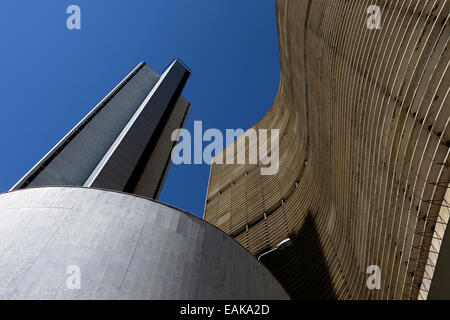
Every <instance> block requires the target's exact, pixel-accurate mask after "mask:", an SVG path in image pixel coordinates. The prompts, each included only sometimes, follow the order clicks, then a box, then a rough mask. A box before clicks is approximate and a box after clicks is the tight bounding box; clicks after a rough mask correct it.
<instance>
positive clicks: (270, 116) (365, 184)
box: [205, 0, 450, 299]
mask: <svg viewBox="0 0 450 320" xmlns="http://www.w3.org/2000/svg"><path fill="white" fill-rule="evenodd" d="M276 3H277V4H276V10H277V21H278V35H279V48H280V59H281V79H280V85H279V92H278V95H277V97H276V99H275V101H274V103H273V106H272V108H271V109H270V110H269V111H268V113H267V114H266V116H265V117H264V118H263V119H261V120H260V121H259V122H258V123H257V124H256V125H255V126H254V128H255V129H260V128H261V129H280V136H281V137H282V138H281V139H280V146H279V148H280V171H279V173H278V174H276V175H273V176H262V175H261V174H260V170H259V167H258V165H249V164H246V165H226V164H225V165H222V164H214V165H213V166H212V169H211V177H210V183H209V189H208V196H207V204H206V209H205V219H206V220H207V221H209V222H210V223H213V224H215V225H216V226H218V227H219V228H220V229H222V230H224V231H225V232H226V233H228V234H230V235H231V236H233V237H234V238H235V239H236V240H237V241H239V243H241V244H242V245H243V246H244V247H246V248H247V249H248V250H249V251H250V252H251V253H252V254H254V255H255V256H257V257H259V258H260V260H261V261H262V262H264V263H265V264H266V266H267V267H268V268H269V269H270V270H271V271H272V272H273V274H274V275H275V276H276V277H277V278H278V279H279V280H280V282H281V283H282V284H283V285H284V286H285V288H286V290H287V291H288V293H289V294H290V295H291V296H292V297H293V298H310V299H334V298H337V299H426V298H428V297H429V298H447V299H449V298H450V296H449V293H450V281H449V271H448V270H450V257H449V256H450V235H449V232H446V226H447V223H448V220H449V202H450V191H449V180H450V171H449V146H450V138H449V132H448V124H449V115H450V114H449V100H448V93H449V81H450V80H449V75H450V73H449V72H448V64H449V56H448V39H449V32H450V31H449V28H448V16H449V10H450V6H449V5H450V3H449V2H448V1H426V0H418V1H385V0H378V1H360V0H352V1H346V0H298V1H288V0H277V2H276ZM374 15H377V16H375V17H374ZM373 19H375V20H378V19H379V21H380V24H379V25H377V26H375V27H372V25H371V24H370V23H371V22H372V21H373ZM242 139H244V138H242ZM235 144H236V143H235ZM234 147H235V145H230V146H229V147H228V148H234ZM247 148H248V147H247ZM280 243H281V244H282V245H279V244H280ZM374 272H376V273H377V274H376V275H375V276H380V285H379V286H378V285H377V281H374V282H375V286H374V287H372V286H371V285H368V284H367V281H368V280H370V279H369V278H370V276H371V275H373V274H374ZM369 282H370V281H369Z"/></svg>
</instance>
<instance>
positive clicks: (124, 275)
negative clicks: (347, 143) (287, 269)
mask: <svg viewBox="0 0 450 320" xmlns="http://www.w3.org/2000/svg"><path fill="white" fill-rule="evenodd" d="M71 265H76V266H79V267H80V270H81V289H79V290H77V289H74V290H71V289H68V288H67V285H66V281H67V279H68V278H69V277H70V276H71V275H70V274H67V268H68V266H71ZM0 298H1V299H287V298H288V296H287V295H286V293H285V291H284V290H283V289H282V287H281V286H280V284H279V283H278V282H277V281H276V280H275V279H274V278H273V276H272V275H271V274H270V273H269V271H268V270H267V269H266V268H265V267H264V266H263V265H262V264H260V263H259V262H258V261H257V260H256V258H255V257H253V256H252V255H251V254H249V253H248V252H247V251H246V250H245V249H244V248H243V247H241V246H240V245H239V244H238V243H237V242H235V241H234V240H233V239H231V238H230V237H229V236H227V235H226V234H224V233H223V232H221V231H220V230H219V229H217V228H215V227H214V226H212V225H210V224H208V223H206V222H205V221H203V220H201V219H200V218H197V217H195V216H193V215H190V214H188V213H185V212H181V211H180V210H177V209H175V208H172V207H169V206H167V205H164V204H161V203H158V202H155V201H151V200H147V199H144V198H139V197H136V196H131V195H126V194H123V193H117V192H110V191H102V190H96V189H88V188H73V187H46V188H36V189H33V188H32V189H25V190H20V191H14V192H10V193H6V194H2V195H0Z"/></svg>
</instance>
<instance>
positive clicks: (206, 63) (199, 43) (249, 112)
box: [0, 0, 280, 216]
mask: <svg viewBox="0 0 450 320" xmlns="http://www.w3.org/2000/svg"><path fill="white" fill-rule="evenodd" d="M71 4H76V5H78V6H80V8H81V19H82V21H81V27H82V29H81V30H68V29H67V28H66V19H67V17H68V14H66V8H67V7H68V6H69V5H71ZM0 41H1V42H0V43H1V46H0V48H1V50H0V101H1V108H0V112H1V113H0V114H1V116H0V150H1V157H0V192H5V191H7V190H8V189H9V188H10V187H11V186H12V185H13V184H14V183H15V182H17V181H18V180H19V179H20V178H21V177H22V176H23V175H24V174H25V173H26V172H27V171H28V170H29V169H30V168H31V167H32V166H33V165H34V164H35V163H36V162H37V161H39V160H40V159H41V158H42V156H44V155H45V154H46V153H47V152H48V151H49V150H50V149H51V148H52V147H53V146H54V145H55V144H56V143H57V142H58V141H59V140H60V139H61V138H62V137H63V136H64V135H65V134H66V133H67V132H68V131H69V130H70V129H71V128H72V127H73V126H74V125H75V124H76V123H78V121H79V120H81V118H83V117H84V115H86V114H87V113H88V112H89V111H90V110H91V109H92V107H94V106H95V105H96V104H97V103H98V102H99V101H100V100H101V99H102V98H103V97H104V96H105V95H106V94H107V93H108V92H109V91H110V90H111V89H112V88H113V87H114V86H115V85H116V84H117V83H118V82H119V81H120V80H122V78H123V77H124V76H125V75H127V74H128V73H129V72H130V71H131V70H132V69H133V68H134V67H135V66H136V65H137V64H138V63H139V62H140V61H142V60H143V61H145V62H147V63H148V64H149V65H150V66H151V67H152V68H153V69H154V70H155V71H157V72H158V73H161V72H162V71H163V69H164V68H165V67H166V66H167V64H168V63H169V62H170V61H171V60H172V59H173V58H177V57H178V58H181V59H182V60H183V61H184V62H185V63H186V64H187V66H188V67H189V68H190V69H191V70H192V76H191V78H190V79H189V81H188V83H187V85H186V87H185V90H184V92H183V95H184V96H185V97H186V98H187V99H188V100H189V101H190V102H191V103H192V108H191V112H190V114H189V117H188V119H187V122H186V126H185V128H187V129H188V130H192V128H193V122H194V121H195V120H202V121H203V128H204V130H206V129H208V128H218V129H221V130H225V129H226V128H243V129H247V128H249V127H251V126H252V125H253V124H254V123H255V122H256V121H258V120H259V119H260V118H261V117H262V116H263V115H264V114H265V113H266V112H267V110H268V109H269V108H270V106H271V104H272V102H273V100H274V98H275V96H276V92H277V90H278V85H279V78H280V66H279V53H278V40H277V30H276V16H275V0H240V1H238V0H129V1H119V0H95V1H93V0H71V1H63V0H45V1H20V0H1V1H0ZM208 176H209V166H208V165H206V164H203V165H180V166H175V165H172V166H171V169H170V171H169V174H168V176H167V180H166V184H165V186H164V189H163V192H162V194H161V197H160V201H162V202H165V203H169V204H171V205H174V206H176V207H178V208H181V209H184V210H186V211H189V212H192V213H194V214H196V215H199V216H202V214H203V206H204V201H205V195H206V189H207V184H208Z"/></svg>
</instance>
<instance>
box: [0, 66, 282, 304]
mask: <svg viewBox="0 0 450 320" xmlns="http://www.w3.org/2000/svg"><path fill="white" fill-rule="evenodd" d="M189 74H190V71H189V70H188V69H187V67H186V66H185V65H184V64H183V63H182V62H181V61H180V60H178V59H177V60H174V61H173V62H172V63H171V64H170V65H169V67H168V68H167V69H166V70H165V71H164V72H163V74H162V75H161V76H159V75H158V74H157V73H156V72H154V71H153V70H152V69H151V68H150V67H149V66H148V65H146V64H145V63H143V62H142V63H140V64H139V65H138V66H137V67H136V68H135V69H134V70H133V71H132V72H131V73H130V74H129V75H128V76H127V77H125V79H124V80H123V81H122V82H121V83H120V84H119V85H118V86H116V88H115V89H114V90H113V91H111V93H110V94H108V95H107V96H106V97H105V98H104V99H103V100H102V101H101V102H100V103H99V104H98V105H97V106H96V107H95V108H94V109H93V110H92V111H91V112H90V113H89V114H88V115H87V116H86V117H85V118H84V119H83V120H82V121H81V122H80V123H79V124H78V125H77V126H76V127H75V128H74V129H73V130H71V131H70V132H69V134H67V135H66V136H65V137H64V138H63V139H62V140H61V141H60V142H59V143H58V144H57V145H56V146H55V147H54V148H53V149H52V150H51V151H50V152H49V153H48V154H47V155H46V156H45V157H44V158H43V159H42V160H41V161H39V163H38V164H37V165H36V166H35V167H34V168H32V169H31V170H30V172H28V173H27V174H26V175H25V177H24V178H22V179H21V180H20V181H19V182H18V183H17V184H16V185H15V186H14V187H13V188H12V189H11V190H10V192H8V193H4V194H0V243H1V246H0V299H221V300H225V299H245V300H249V299H250V300H256V299H258V300H261V299H289V298H290V297H289V295H288V294H287V293H286V291H285V290H284V289H283V287H282V286H281V285H280V283H279V282H278V281H277V280H276V279H275V278H274V277H273V275H272V274H271V273H270V272H269V271H268V270H267V268H266V267H265V266H264V265H263V264H261V263H260V262H259V261H258V260H257V259H256V258H255V257H253V256H252V255H251V254H250V253H248V252H247V250H245V248H243V247H242V246H241V245H239V244H238V243H237V242H236V241H235V240H234V239H232V238H231V237H229V236H228V235H226V234H225V233H224V232H222V231H221V230H220V229H218V228H216V227H214V226H213V225H210V224H209V223H207V222H205V221H204V220H202V219H200V218H197V217H195V216H193V215H190V214H188V213H186V212H183V211H181V210H179V209H176V208H173V207H170V206H168V205H165V204H162V203H159V202H157V201H154V200H151V199H157V198H158V195H159V192H160V191H161V188H162V185H163V183H164V179H165V175H166V174H167V170H168V167H169V165H170V162H171V151H172V148H173V147H174V142H173V141H172V140H171V134H172V132H173V130H174V129H177V128H180V127H183V125H184V122H185V120H186V116H187V113H188V111H189V108H190V103H189V102H188V101H187V100H186V99H185V98H183V97H182V96H181V92H182V90H183V87H184V85H185V83H186V81H187V79H188V77H189ZM73 270H78V271H77V272H79V274H78V275H79V285H76V287H72V285H69V284H68V283H69V279H72V277H71V276H70V272H73ZM72 284H73V283H72Z"/></svg>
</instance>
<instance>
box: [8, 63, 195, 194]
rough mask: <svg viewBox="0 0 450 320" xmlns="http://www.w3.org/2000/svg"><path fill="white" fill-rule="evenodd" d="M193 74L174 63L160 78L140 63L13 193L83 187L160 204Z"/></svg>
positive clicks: (40, 162)
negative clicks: (174, 136) (175, 132)
mask: <svg viewBox="0 0 450 320" xmlns="http://www.w3.org/2000/svg"><path fill="white" fill-rule="evenodd" d="M189 75H190V71H189V70H188V69H187V68H186V67H185V66H184V64H183V63H182V62H181V61H180V60H174V61H173V62H172V63H171V64H170V65H169V67H168V68H167V69H166V70H165V71H164V73H163V74H162V75H161V76H159V75H158V74H157V73H156V72H155V71H153V70H152V69H151V68H150V67H149V66H148V65H147V64H145V63H144V62H141V63H140V64H139V65H138V66H137V67H136V68H135V69H134V70H133V71H132V72H131V73H130V74H129V75H128V76H126V77H125V79H124V80H123V81H121V82H120V83H119V84H118V85H117V86H116V87H115V88H114V89H113V90H112V91H111V92H110V93H109V94H108V95H107V96H106V97H105V98H104V99H103V100H102V101H101V102H100V103H99V104H98V105H97V106H96V107H95V108H94V109H93V110H92V111H91V112H90V113H89V114H88V115H87V116H86V117H85V118H84V119H83V120H82V121H81V122H80V123H79V124H77V125H76V126H75V128H73V129H72V130H71V131H70V132H69V133H68V134H67V135H66V136H65V137H64V138H63V139H62V140H61V141H60V142H59V143H58V144H57V145H56V146H55V147H54V148H53V149H52V150H51V151H50V152H49V153H48V154H47V155H46V156H45V157H44V158H43V159H42V160H41V161H39V162H38V163H37V164H36V166H35V167H34V168H33V169H31V171H30V172H28V173H27V174H26V175H25V177H23V178H22V179H21V180H20V181H19V182H18V183H17V184H16V185H15V186H14V187H13V188H12V190H18V189H23V188H27V187H38V186H55V185H64V186H84V187H97V188H104V189H110V190H117V191H124V192H128V193H134V194H138V195H143V196H147V197H150V198H153V199H157V198H158V196H159V193H160V191H161V187H162V185H163V182H164V178H165V175H166V173H167V170H168V167H169V165H170V152H171V150H172V147H173V142H172V141H171V139H170V135H171V133H172V131H173V130H174V129H175V128H180V127H183V125H184V121H185V120H186V117H187V113H188V111H189V107H190V104H189V102H188V101H187V100H186V99H184V98H183V97H182V96H181V91H182V90H183V88H184V85H185V84H186V81H187V79H188V77H189Z"/></svg>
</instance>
